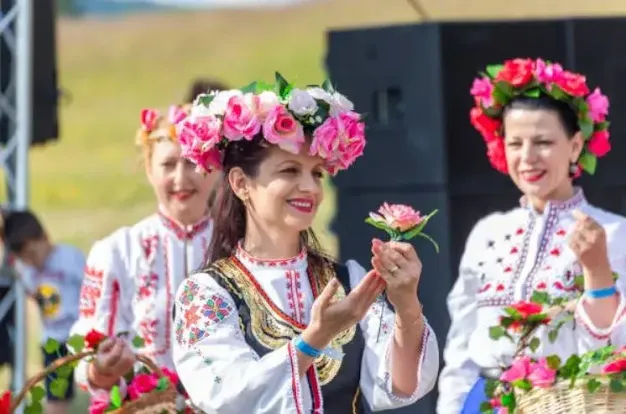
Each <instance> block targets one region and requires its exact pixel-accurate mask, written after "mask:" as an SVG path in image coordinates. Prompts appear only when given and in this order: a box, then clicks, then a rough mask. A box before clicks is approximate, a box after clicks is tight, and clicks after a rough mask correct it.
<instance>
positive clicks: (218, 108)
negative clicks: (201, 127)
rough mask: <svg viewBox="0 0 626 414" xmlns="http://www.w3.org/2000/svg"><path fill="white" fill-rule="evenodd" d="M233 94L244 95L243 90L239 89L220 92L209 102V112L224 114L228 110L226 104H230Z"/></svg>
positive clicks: (217, 114) (218, 114) (216, 114)
mask: <svg viewBox="0 0 626 414" xmlns="http://www.w3.org/2000/svg"><path fill="white" fill-rule="evenodd" d="M233 96H243V92H241V91H240V90H238V89H232V90H229V91H221V92H218V93H217V94H216V95H215V98H213V100H212V101H211V103H210V104H209V114H211V115H215V116H223V115H224V113H225V112H226V106H228V100H229V99H230V98H232V97H233Z"/></svg>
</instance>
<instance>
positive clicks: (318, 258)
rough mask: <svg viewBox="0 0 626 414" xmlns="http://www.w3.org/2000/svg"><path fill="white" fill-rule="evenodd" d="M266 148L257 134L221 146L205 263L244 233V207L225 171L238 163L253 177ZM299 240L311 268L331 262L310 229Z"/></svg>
mask: <svg viewBox="0 0 626 414" xmlns="http://www.w3.org/2000/svg"><path fill="white" fill-rule="evenodd" d="M269 149H270V146H269V144H268V143H267V141H265V139H263V137H262V136H260V135H258V136H257V137H255V138H254V139H253V140H251V141H247V140H241V141H236V142H231V143H230V144H229V145H228V146H227V147H226V149H225V150H224V155H223V157H224V158H223V166H224V168H223V170H224V177H223V179H222V180H221V183H220V187H219V189H218V190H217V195H216V198H215V202H214V204H213V206H212V217H213V222H214V227H213V237H212V239H211V243H210V245H209V256H208V263H207V265H209V264H210V263H213V262H215V261H217V260H219V259H223V258H226V257H230V256H231V255H233V254H234V252H235V248H236V246H237V243H238V242H239V241H240V240H241V239H243V238H244V236H245V234H246V207H245V206H244V204H243V202H242V201H241V200H240V199H239V197H237V196H236V195H235V193H234V192H233V190H232V188H231V187H230V183H229V181H228V173H229V172H230V170H232V169H233V168H235V167H239V168H241V169H242V170H243V172H244V173H245V174H246V175H247V176H249V177H256V176H257V174H258V173H259V165H260V164H261V162H262V161H263V160H264V159H265V158H267V156H268V152H269ZM300 240H301V243H302V246H305V247H306V249H307V253H308V259H309V265H311V266H313V268H316V269H321V268H322V266H325V265H326V264H329V263H332V259H331V258H330V256H328V255H327V254H325V253H323V251H322V249H321V247H320V244H319V240H318V239H317V237H316V236H315V233H314V232H313V230H312V229H307V230H304V231H302V232H301V233H300ZM317 266H319V267H317Z"/></svg>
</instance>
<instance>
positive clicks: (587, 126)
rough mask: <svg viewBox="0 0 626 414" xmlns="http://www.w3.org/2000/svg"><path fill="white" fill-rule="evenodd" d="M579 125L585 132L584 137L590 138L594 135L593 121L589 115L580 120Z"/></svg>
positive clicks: (583, 132)
mask: <svg viewBox="0 0 626 414" xmlns="http://www.w3.org/2000/svg"><path fill="white" fill-rule="evenodd" d="M578 127H579V128H580V132H581V133H582V134H583V138H585V140H588V139H590V138H591V136H592V135H593V121H592V120H591V119H589V118H587V117H585V118H581V119H579V120H578Z"/></svg>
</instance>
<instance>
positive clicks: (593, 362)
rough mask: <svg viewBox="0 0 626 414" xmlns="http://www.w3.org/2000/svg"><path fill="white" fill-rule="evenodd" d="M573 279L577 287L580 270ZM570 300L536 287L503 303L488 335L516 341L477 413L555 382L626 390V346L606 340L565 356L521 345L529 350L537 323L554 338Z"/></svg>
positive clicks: (505, 407)
mask: <svg viewBox="0 0 626 414" xmlns="http://www.w3.org/2000/svg"><path fill="white" fill-rule="evenodd" d="M614 277H615V275H614ZM575 283H576V286H577V287H578V290H579V291H580V292H582V284H583V277H582V275H581V276H577V277H576V279H575ZM573 303H575V301H573V300H572V299H571V298H568V297H557V298H552V297H550V296H549V295H548V294H547V293H546V292H543V291H535V292H534V293H533V295H532V297H531V300H530V301H520V302H517V303H514V304H512V305H511V306H508V307H506V308H504V315H502V316H501V317H500V323H499V325H496V326H492V327H491V328H490V330H489V335H490V337H491V338H492V339H493V340H499V339H500V338H503V337H505V338H508V339H510V340H511V341H513V342H515V343H517V351H516V353H515V355H514V358H513V362H512V364H511V365H510V366H509V367H506V370H505V371H504V372H503V373H502V374H501V375H500V377H499V379H497V380H487V383H486V388H485V391H486V394H487V396H488V398H489V399H490V400H489V401H488V402H485V403H483V404H482V406H481V413H493V414H496V413H497V414H507V413H513V412H516V411H515V410H516V408H517V407H519V405H520V402H521V400H522V399H524V398H526V396H528V395H530V393H532V392H533V391H536V390H540V389H543V390H550V389H553V388H554V387H556V386H557V384H560V385H563V386H565V387H566V389H574V388H575V387H576V388H579V387H582V388H583V389H584V390H585V392H588V393H595V392H597V391H598V390H600V389H604V390H605V391H608V392H621V391H625V390H626V348H621V349H618V348H616V347H615V346H612V345H609V346H605V347H602V348H599V349H595V350H593V351H590V352H587V353H585V354H582V355H571V356H570V357H569V358H568V359H567V360H566V361H562V360H561V359H560V358H559V356H557V355H549V356H545V357H541V358H531V357H530V356H528V355H525V351H528V350H530V351H532V352H534V351H536V350H537V349H538V348H539V346H540V345H541V341H540V340H539V338H538V337H536V336H535V335H534V334H535V332H536V331H537V329H538V328H540V327H547V328H548V340H549V341H550V342H551V343H554V342H555V341H556V339H557V337H558V333H559V330H560V329H561V327H563V326H564V325H565V324H566V323H568V322H571V321H572V320H573V319H574V313H573V312H574V311H573V309H572V307H571V306H570V305H571V304H573ZM603 398H605V397H603ZM598 408H600V407H598ZM584 412H589V411H584ZM594 412H598V413H600V412H606V411H594Z"/></svg>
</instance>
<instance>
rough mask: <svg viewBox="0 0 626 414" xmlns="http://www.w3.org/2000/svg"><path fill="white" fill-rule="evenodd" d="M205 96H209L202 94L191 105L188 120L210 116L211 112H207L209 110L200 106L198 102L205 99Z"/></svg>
mask: <svg viewBox="0 0 626 414" xmlns="http://www.w3.org/2000/svg"><path fill="white" fill-rule="evenodd" d="M207 96H211V94H208V93H203V94H200V95H198V97H197V98H196V100H195V102H194V103H193V106H192V107H191V112H190V114H189V116H190V118H192V119H197V118H205V117H207V116H209V115H211V111H209V108H207V107H206V106H204V105H201V104H200V100H201V99H202V98H206V97H207Z"/></svg>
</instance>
